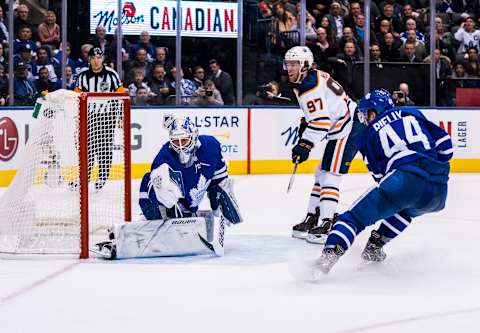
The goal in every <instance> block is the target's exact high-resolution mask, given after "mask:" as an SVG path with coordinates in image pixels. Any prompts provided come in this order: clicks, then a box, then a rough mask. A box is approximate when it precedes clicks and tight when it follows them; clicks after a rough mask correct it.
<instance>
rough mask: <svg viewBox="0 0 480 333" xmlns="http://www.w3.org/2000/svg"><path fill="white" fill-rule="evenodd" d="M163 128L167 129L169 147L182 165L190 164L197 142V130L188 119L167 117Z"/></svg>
mask: <svg viewBox="0 0 480 333" xmlns="http://www.w3.org/2000/svg"><path fill="white" fill-rule="evenodd" d="M163 126H164V127H165V128H166V129H168V135H169V137H170V147H171V148H172V149H173V150H174V151H175V152H176V153H177V154H178V159H179V160H180V163H182V164H190V162H192V157H193V155H194V151H195V147H196V146H197V141H198V128H197V127H196V126H195V124H194V123H193V122H192V121H191V120H190V118H189V117H175V116H172V115H167V116H165V117H164V119H163Z"/></svg>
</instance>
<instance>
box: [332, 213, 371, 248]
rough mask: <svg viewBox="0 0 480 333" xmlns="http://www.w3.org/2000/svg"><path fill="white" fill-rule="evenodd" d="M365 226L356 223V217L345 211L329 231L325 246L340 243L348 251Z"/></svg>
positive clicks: (333, 245)
mask: <svg viewBox="0 0 480 333" xmlns="http://www.w3.org/2000/svg"><path fill="white" fill-rule="evenodd" d="M363 229H365V227H364V226H363V225H362V224H359V223H356V221H355V218H354V217H353V215H352V214H351V213H349V212H347V213H344V214H342V215H340V216H339V217H338V220H337V222H335V224H334V225H333V227H332V230H330V232H329V233H328V237H327V241H326V243H325V248H332V249H333V248H335V246H337V245H339V246H340V247H341V248H342V249H343V250H344V251H347V250H348V249H349V248H350V246H352V244H353V241H354V240H355V237H356V236H357V235H358V234H359V233H360V232H362V230H363Z"/></svg>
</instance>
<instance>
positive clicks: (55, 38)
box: [38, 10, 60, 49]
mask: <svg viewBox="0 0 480 333" xmlns="http://www.w3.org/2000/svg"><path fill="white" fill-rule="evenodd" d="M38 41H39V42H40V43H42V45H47V46H50V47H51V48H52V49H56V48H58V46H59V45H60V26H59V25H58V24H57V16H56V15H55V13H54V12H53V11H51V10H47V12H46V13H45V18H44V21H43V22H42V23H40V24H39V25H38Z"/></svg>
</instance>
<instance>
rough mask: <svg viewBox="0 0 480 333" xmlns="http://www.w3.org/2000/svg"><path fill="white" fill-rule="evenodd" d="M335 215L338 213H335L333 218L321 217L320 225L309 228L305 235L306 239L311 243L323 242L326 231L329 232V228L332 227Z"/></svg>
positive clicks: (325, 238) (325, 237)
mask: <svg viewBox="0 0 480 333" xmlns="http://www.w3.org/2000/svg"><path fill="white" fill-rule="evenodd" d="M337 216H338V214H335V215H334V216H333V219H329V218H326V219H323V220H322V224H321V225H320V226H318V227H316V228H312V229H310V231H309V232H308V235H307V237H306V241H307V242H308V243H311V244H325V242H326V241H327V236H328V233H329V232H330V229H332V226H333V224H334V223H335V221H336V218H337Z"/></svg>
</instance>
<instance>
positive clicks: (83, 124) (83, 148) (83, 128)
mask: <svg viewBox="0 0 480 333" xmlns="http://www.w3.org/2000/svg"><path fill="white" fill-rule="evenodd" d="M112 99H119V100H121V101H123V114H122V120H123V126H122V127H123V133H124V135H123V146H124V150H123V158H124V167H125V169H124V170H125V171H124V172H125V174H124V210H125V211H124V216H125V221H131V220H132V210H131V188H132V180H131V164H132V163H131V142H130V139H131V133H130V107H131V102H130V96H129V94H128V93H98V92H94V93H81V94H80V120H79V121H80V128H79V142H80V145H79V152H78V153H79V160H80V212H81V217H80V218H81V230H80V237H81V251H80V259H87V258H88V257H89V251H88V249H89V241H90V236H89V209H88V207H89V206H88V202H89V199H88V198H89V196H88V183H89V180H88V167H87V166H88V149H87V147H88V135H89V133H88V132H89V129H88V122H89V121H88V104H89V102H90V101H92V100H106V101H111V100H112Z"/></svg>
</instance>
